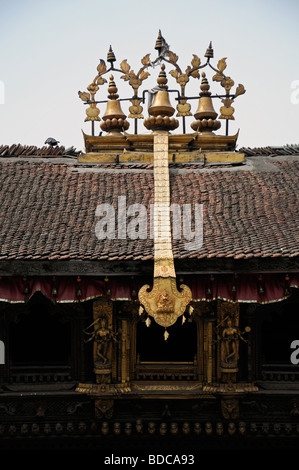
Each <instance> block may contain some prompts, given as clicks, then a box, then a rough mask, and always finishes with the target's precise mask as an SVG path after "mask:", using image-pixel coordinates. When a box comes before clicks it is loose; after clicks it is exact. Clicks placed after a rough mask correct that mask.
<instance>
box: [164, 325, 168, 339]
mask: <svg viewBox="0 0 299 470" xmlns="http://www.w3.org/2000/svg"><path fill="white" fill-rule="evenodd" d="M168 338H169V333H168V331H167V329H166V328H165V331H164V339H165V341H167V340H168Z"/></svg>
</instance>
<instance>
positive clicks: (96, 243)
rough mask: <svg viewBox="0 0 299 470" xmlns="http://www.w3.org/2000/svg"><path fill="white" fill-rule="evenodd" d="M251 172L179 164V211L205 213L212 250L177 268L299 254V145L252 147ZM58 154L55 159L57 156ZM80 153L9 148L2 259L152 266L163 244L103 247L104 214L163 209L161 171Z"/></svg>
mask: <svg viewBox="0 0 299 470" xmlns="http://www.w3.org/2000/svg"><path fill="white" fill-rule="evenodd" d="M241 151H242V152H243V153H244V154H245V161H244V162H243V163H242V164H238V165H235V164H224V163H221V164H218V165H217V164H214V165H213V164H204V163H185V164H184V163H178V164H176V163H170V164H169V168H170V190H171V202H172V203H178V204H180V205H183V204H191V205H192V204H194V203H197V204H202V205H203V246H202V247H201V248H198V249H195V250H189V249H187V250H186V248H185V240H184V239H178V240H173V255H174V259H175V260H176V259H177V260H178V259H184V260H189V259H190V260H191V259H192V260H204V259H216V260H217V259H220V258H222V259H223V258H225V259H234V260H240V259H245V260H246V259H250V258H289V259H295V257H297V256H298V255H299V238H298V222H299V214H298V207H299V205H298V180H299V179H298V177H299V146H298V145H294V146H286V147H265V148H259V149H246V148H242V149H241ZM51 152H52V153H51ZM77 154H78V152H76V151H75V149H72V151H69V152H65V149H64V147H59V148H56V149H51V150H49V153H48V155H46V153H45V152H43V151H41V150H40V149H38V148H36V147H35V148H34V151H33V148H32V147H23V146H10V147H9V146H1V147H0V156H1V158H0V166H1V170H0V192H1V210H0V227H1V228H0V260H32V261H34V260H50V261H52V260H107V261H111V262H112V261H120V260H122V261H127V260H128V261H129V260H130V261H136V260H139V261H146V260H152V259H153V257H154V253H153V240H152V239H151V238H150V237H148V238H147V239H137V240H131V239H130V238H128V237H127V238H125V239H117V238H116V239H105V240H101V239H98V238H97V236H96V234H95V226H96V223H97V221H98V220H99V217H96V208H97V206H98V205H99V204H102V203H108V204H111V205H113V206H114V208H115V211H116V214H117V203H118V197H119V196H125V197H126V204H127V205H131V204H134V203H138V204H143V205H144V206H145V207H147V208H149V205H150V204H152V203H153V187H154V178H153V164H152V163H146V162H145V163H142V162H138V163H134V162H131V163H123V164H115V163H114V164H112V163H111V164H109V163H105V164H93V165H89V164H86V163H78V159H77V158H76V155H77Z"/></svg>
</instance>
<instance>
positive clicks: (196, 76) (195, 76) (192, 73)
mask: <svg viewBox="0 0 299 470" xmlns="http://www.w3.org/2000/svg"><path fill="white" fill-rule="evenodd" d="M191 76H192V77H193V78H200V75H199V71H198V70H193V72H191Z"/></svg>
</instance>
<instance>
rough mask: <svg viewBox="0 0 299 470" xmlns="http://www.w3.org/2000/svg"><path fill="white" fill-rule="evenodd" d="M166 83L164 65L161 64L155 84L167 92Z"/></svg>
mask: <svg viewBox="0 0 299 470" xmlns="http://www.w3.org/2000/svg"><path fill="white" fill-rule="evenodd" d="M167 82H168V80H167V77H166V73H165V64H162V65H161V70H160V73H159V77H158V78H157V83H158V85H159V87H160V88H164V89H165V90H167V89H168V86H167Z"/></svg>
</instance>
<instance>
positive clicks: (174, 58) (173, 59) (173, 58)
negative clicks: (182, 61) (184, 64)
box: [168, 51, 179, 64]
mask: <svg viewBox="0 0 299 470" xmlns="http://www.w3.org/2000/svg"><path fill="white" fill-rule="evenodd" d="M168 54H169V60H170V62H171V63H172V64H176V63H177V60H178V58H179V56H177V55H176V54H175V53H174V52H171V51H169V53H168Z"/></svg>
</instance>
